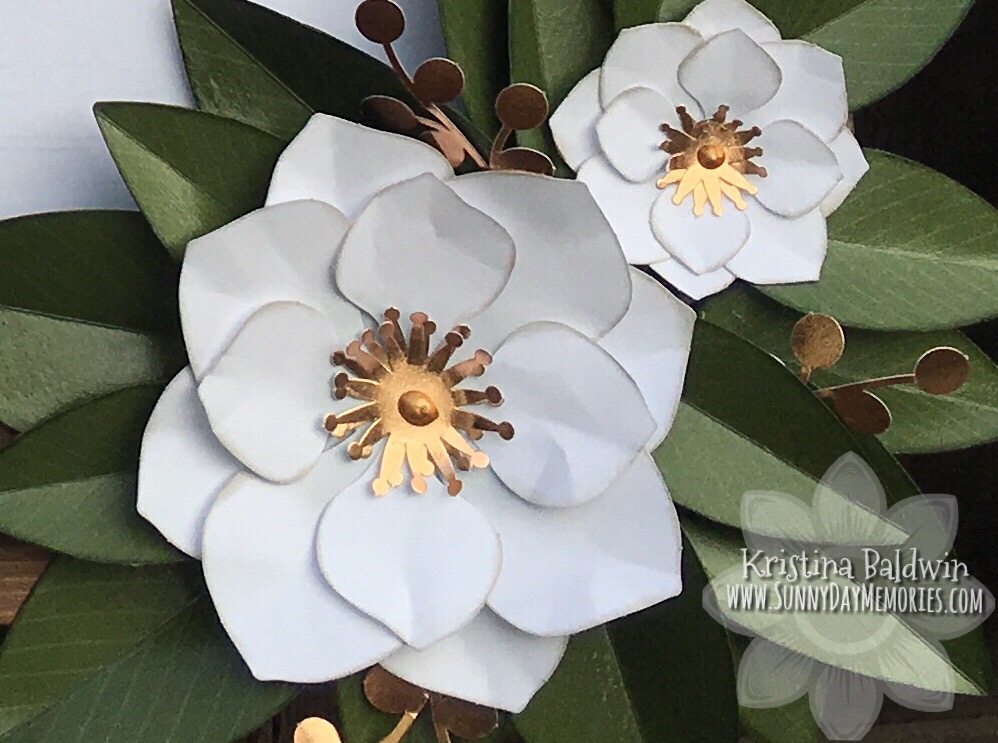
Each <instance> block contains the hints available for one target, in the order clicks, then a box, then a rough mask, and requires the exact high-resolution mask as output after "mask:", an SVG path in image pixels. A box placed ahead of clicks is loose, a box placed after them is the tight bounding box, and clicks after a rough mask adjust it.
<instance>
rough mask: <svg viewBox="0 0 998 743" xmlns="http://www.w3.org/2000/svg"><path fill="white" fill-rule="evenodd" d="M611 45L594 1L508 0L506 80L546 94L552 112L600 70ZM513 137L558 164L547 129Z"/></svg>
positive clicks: (605, 19) (607, 24)
mask: <svg viewBox="0 0 998 743" xmlns="http://www.w3.org/2000/svg"><path fill="white" fill-rule="evenodd" d="M612 42H613V20H612V19H611V18H610V14H609V13H608V12H607V10H606V7H605V6H604V5H603V4H602V3H601V2H600V1H599V0H573V2H564V1H563V0H510V3H509V56H510V65H511V70H510V79H511V80H512V81H513V82H516V83H531V84H533V85H536V86H537V87H538V88H540V89H541V90H543V91H544V92H545V93H547V96H548V103H549V104H550V106H551V110H552V111H554V110H555V109H556V108H557V107H558V104H560V103H561V102H562V100H564V98H565V96H566V95H568V93H569V92H570V91H571V90H572V88H573V87H574V86H575V84H576V83H577V82H578V81H579V80H581V79H582V78H583V77H585V75H587V74H588V73H590V72H592V71H593V70H595V69H596V68H597V67H599V66H600V65H601V64H603V57H604V56H606V52H607V50H608V49H609V48H610V44H611V43H612ZM517 137H518V140H517V141H518V142H519V144H520V145H522V146H526V147H533V148H534V149H537V150H540V151H541V152H544V153H545V154H547V155H548V156H549V157H551V158H552V160H553V161H554V162H555V163H558V162H559V160H558V159H556V157H557V152H556V150H555V148H554V144H553V142H552V140H551V135H550V131H549V130H548V128H547V126H544V127H542V128H539V129H534V130H531V131H528V132H521V133H519V134H518V135H517Z"/></svg>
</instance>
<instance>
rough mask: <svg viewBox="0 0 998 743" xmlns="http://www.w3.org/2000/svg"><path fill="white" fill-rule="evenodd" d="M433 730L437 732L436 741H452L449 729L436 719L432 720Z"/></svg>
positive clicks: (443, 742)
mask: <svg viewBox="0 0 998 743" xmlns="http://www.w3.org/2000/svg"><path fill="white" fill-rule="evenodd" d="M433 732H435V733H436V734H437V743H452V741H451V737H450V730H448V729H447V728H446V727H445V726H444V725H442V724H440V723H439V722H437V721H436V720H434V721H433Z"/></svg>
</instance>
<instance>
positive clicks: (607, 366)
mask: <svg viewBox="0 0 998 743" xmlns="http://www.w3.org/2000/svg"><path fill="white" fill-rule="evenodd" d="M180 308H181V319H182V324H183V333H184V339H185V342H186V346H187V352H188V355H189V358H190V367H189V368H188V369H186V370H185V371H183V372H182V373H181V374H180V375H179V376H178V377H177V378H176V379H175V380H174V381H173V382H172V383H171V384H170V385H169V386H168V387H167V389H166V391H165V392H164V394H163V396H162V399H161V400H160V402H159V403H158V405H157V407H156V409H155V410H154V412H153V415H152V417H151V419H150V421H149V424H148V427H147V429H146V433H145V437H144V440H143V444H142V453H141V463H140V471H139V496H138V497H139V503H138V505H139V510H140V511H141V513H142V514H143V515H144V516H145V517H146V518H148V519H149V520H150V521H151V522H152V523H153V524H155V525H156V526H157V527H158V528H159V529H160V531H161V532H162V533H163V534H164V535H165V536H166V537H167V538H168V539H169V540H170V541H171V542H172V543H173V544H175V545H177V546H178V547H179V548H180V549H182V550H184V551H185V552H187V553H188V554H190V555H192V556H195V557H200V558H201V559H202V561H203V566H204V572H205V576H206V579H207V584H208V588H209V590H210V593H211V596H212V599H213V601H214V603H215V606H216V608H217V610H218V613H219V615H220V617H221V619H222V622H223V624H224V626H225V628H226V630H227V631H228V633H229V635H230V636H231V638H232V640H233V641H234V643H235V645H236V646H237V648H238V649H239V651H240V653H241V654H242V656H243V658H244V659H245V660H246V662H247V664H248V665H249V667H250V668H251V669H252V671H253V673H254V675H255V676H256V677H257V678H259V679H264V680H270V679H279V680H285V681H293V682H318V681H324V680H329V679H335V678H339V677H342V676H345V675H347V674H350V673H353V672H355V671H357V670H359V669H362V668H365V667H367V666H370V665H372V664H375V663H381V664H382V665H383V666H384V667H385V668H386V669H387V670H389V671H390V672H391V673H393V674H395V675H397V676H399V677H401V678H403V679H405V680H407V681H409V682H411V683H413V684H416V685H417V686H419V687H420V688H424V689H428V690H431V691H435V692H439V693H441V694H445V695H448V696H453V697H458V698H461V699H465V700H468V701H471V702H475V703H478V704H483V705H487V706H490V707H496V708H502V709H507V710H511V711H517V710H520V709H522V708H523V706H524V705H525V704H526V703H527V701H528V700H529V699H530V697H531V696H532V695H533V694H534V692H535V691H536V690H537V689H538V688H539V687H540V686H541V685H542V684H543V683H544V681H545V680H546V679H547V678H548V677H549V676H550V674H551V673H552V672H553V671H554V669H555V667H556V666H557V664H558V662H559V660H560V658H561V655H562V653H563V651H564V649H565V644H566V639H567V637H568V636H569V635H571V634H573V633H576V632H580V631H582V630H585V629H587V628H590V627H593V626H595V625H599V624H602V623H604V622H607V621H609V620H612V619H614V618H616V617H619V616H622V615H625V614H628V613H631V612H634V611H637V610H640V609H642V608H645V607H647V606H649V605H652V604H656V603H659V602H661V601H662V600H664V599H667V598H669V597H672V596H675V595H676V594H677V593H679V591H680V588H681V580H680V565H679V559H680V549H681V547H680V532H679V524H678V521H677V518H676V512H675V509H674V507H673V504H672V502H671V500H670V498H669V494H668V492H667V491H666V488H665V485H664V483H663V482H662V479H661V476H660V474H659V472H658V469H657V468H656V466H655V464H654V462H653V461H652V459H651V456H650V455H649V453H648V452H649V451H650V449H651V448H652V447H655V446H657V444H658V443H659V442H661V440H662V439H663V438H664V436H665V435H666V432H667V431H668V429H669V426H670V425H671V422H672V419H673V416H674V415H675V412H676V409H677V406H678V404H679V396H680V390H681V387H682V382H683V377H684V373H685V367H686V362H687V357H688V354H689V348H690V341H691V335H692V328H693V322H694V314H693V312H692V311H691V310H690V309H689V308H688V307H686V306H685V305H684V304H683V303H681V302H680V301H679V300H677V299H676V298H675V297H673V296H672V295H671V294H670V293H669V292H668V291H667V290H666V289H665V288H664V287H663V286H661V285H660V284H658V283H657V282H656V281H655V280H653V279H652V278H650V277H648V276H646V275H644V274H641V273H639V272H638V271H636V270H635V269H632V268H630V267H629V266H628V265H627V263H626V261H625V260H624V256H623V254H622V252H621V250H620V247H619V244H618V242H617V240H616V238H615V236H614V233H613V231H612V230H611V228H610V226H609V225H608V223H607V222H606V220H605V219H604V217H603V215H602V214H601V212H600V210H599V209H598V207H597V205H596V204H595V202H594V201H593V199H592V197H591V196H590V194H589V192H588V190H587V189H586V188H585V187H584V186H583V185H582V184H578V183H575V182H572V181H563V180H555V179H552V178H548V177H543V176H536V175H530V174H524V173H507V172H488V173H479V174H473V175H466V176H461V177H455V175H454V172H453V170H452V168H451V166H450V165H449V164H448V163H447V160H446V159H445V158H444V157H443V156H442V155H441V154H439V153H438V152H437V151H436V150H434V149H433V148H431V147H429V146H428V145H426V144H424V143H422V142H419V141H417V140H414V139H409V138H406V137H401V136H398V135H394V134H387V133H384V132H379V131H375V130H372V129H368V128H365V127H362V126H359V125H357V124H353V123H350V122H347V121H344V120H341V119H336V118H333V117H329V116H324V115H317V116H315V117H313V119H312V120H311V121H310V122H309V124H308V125H307V126H306V127H305V129H304V130H303V131H302V132H301V133H300V134H299V136H298V137H297V138H296V139H295V140H294V141H293V142H292V143H291V144H290V145H289V147H288V148H287V150H286V151H285V152H284V154H283V155H282V157H281V159H280V161H279V162H278V165H277V168H276V170H275V172H274V175H273V180H272V183H271V187H270V192H269V196H268V200H267V206H266V207H265V208H263V209H261V210H259V211H257V212H254V213H252V214H249V215H248V216H246V217H244V218H242V219H239V220H237V221H236V222H234V223H232V224H230V225H227V226H225V227H223V228H221V229H219V230H217V231H216V232H213V233H211V234H209V235H207V236H205V237H203V238H200V239H198V240H195V241H193V242H192V243H191V244H190V245H189V247H188V249H187V253H186V257H185V259H184V264H183V270H182V275H181V281H180ZM452 328H453V330H451V329H452ZM472 344H474V345H472ZM477 377H481V381H480V382H479V381H477V380H476V379H475V378H477ZM460 470H470V471H467V472H466V473H464V472H460Z"/></svg>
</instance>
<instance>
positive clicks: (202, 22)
mask: <svg viewBox="0 0 998 743" xmlns="http://www.w3.org/2000/svg"><path fill="white" fill-rule="evenodd" d="M173 13H174V18H175V21H176V25H177V35H178V36H179V38H180V46H181V49H182V51H183V54H184V62H185V64H186V66H187V75H188V77H189V78H190V81H191V87H192V88H193V90H194V95H195V97H196V99H197V101H198V104H199V106H200V108H202V109H203V110H205V111H207V112H209V113H214V114H219V115H220V116H226V117H228V118H232V119H236V120H237V121H241V122H243V123H246V124H249V125H251V126H254V127H256V128H258V129H261V130H263V131H265V132H268V133H270V134H272V135H274V136H275V137H277V138H278V139H280V140H282V141H285V142H286V141H288V140H290V139H291V138H292V137H294V136H295V135H296V134H297V133H298V132H299V131H300V130H301V128H302V127H303V126H304V125H305V123H306V122H307V121H308V119H309V117H310V116H311V115H312V114H314V113H316V112H317V111H321V112H323V113H328V114H332V115H334V116H340V117H342V118H345V119H350V120H351V121H358V120H359V119H360V104H361V101H363V100H364V99H365V98H367V97H368V96H370V95H389V96H394V97H402V98H408V93H407V92H406V90H405V88H404V87H403V85H402V83H401V82H400V81H399V79H398V78H397V77H396V76H395V73H394V72H393V71H392V70H391V68H389V67H388V66H387V65H385V64H384V63H382V62H379V61H378V60H376V59H374V58H373V57H370V56H368V55H367V54H365V53H364V52H361V51H359V50H357V49H355V48H353V47H352V46H350V45H349V44H347V43H345V42H343V41H340V40H339V39H334V38H333V37H331V36H328V35H326V34H324V33H322V32H321V31H317V30H316V29H314V28H310V27H309V26H306V25H304V24H301V23H298V22H297V21H294V20H291V19H290V18H286V17H285V16H282V15H280V14H279V13H275V12H274V11H272V10H268V9H267V8H263V7H261V6H259V5H256V4H253V3H250V2H245V0H173Z"/></svg>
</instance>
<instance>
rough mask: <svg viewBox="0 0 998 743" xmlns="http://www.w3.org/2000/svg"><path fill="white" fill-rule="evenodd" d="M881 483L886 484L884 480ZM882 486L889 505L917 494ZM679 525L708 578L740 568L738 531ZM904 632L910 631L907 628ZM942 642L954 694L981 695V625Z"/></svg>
mask: <svg viewBox="0 0 998 743" xmlns="http://www.w3.org/2000/svg"><path fill="white" fill-rule="evenodd" d="M867 463H868V464H869V465H870V466H871V467H873V469H874V470H875V471H877V474H878V475H880V474H881V473H880V471H879V470H878V465H877V464H876V463H875V462H874V461H871V460H870V459H867ZM881 482H882V484H884V485H886V483H884V482H883V480H882V481H881ZM885 489H886V490H887V502H888V505H894V504H895V503H897V502H898V501H900V500H903V499H904V498H907V497H911V496H913V495H917V493H918V490H917V488H914V486H913V487H912V491H911V492H907V493H900V494H899V493H897V492H891V491H890V489H888V488H885ZM808 505H810V501H808ZM682 524H683V534H684V535H685V536H686V538H687V539H689V540H690V543H691V544H692V545H693V549H694V550H695V551H696V554H697V557H698V558H699V559H700V562H701V564H702V565H703V567H704V570H705V571H706V573H707V577H708V578H709V579H714V578H715V577H716V576H718V575H720V574H722V573H723V572H724V571H726V570H728V569H730V568H733V567H736V566H737V567H738V568H739V570H740V569H741V565H742V564H743V556H742V550H743V549H745V540H744V538H743V537H742V535H741V533H740V532H739V531H738V530H736V529H732V528H730V527H727V526H722V525H719V524H716V523H712V522H710V521H706V520H704V519H702V518H698V517H696V516H686V517H684V518H683V520H682ZM843 616H845V615H843ZM902 626H904V627H906V628H907V625H904V624H902ZM905 631H912V630H910V628H907V629H905ZM942 645H943V647H944V648H945V649H946V653H947V655H948V656H949V665H950V666H952V667H953V668H954V669H955V670H956V671H957V678H956V679H955V683H956V690H957V693H959V694H974V695H978V694H980V695H983V694H984V690H985V689H988V688H989V687H990V685H991V680H992V673H991V663H990V659H989V653H988V649H987V645H986V643H985V641H984V633H983V631H982V629H981V627H977V628H975V629H974V630H972V631H971V632H968V633H967V634H965V635H963V636H961V637H958V638H956V639H954V640H944V641H943V642H942ZM931 656H932V658H933V660H936V658H935V654H934V653H932V654H931ZM912 663H913V664H915V665H912V666H911V668H912V670H917V668H918V666H917V663H918V660H917V658H915V657H913V658H912ZM873 666H874V667H876V668H877V669H878V671H879V670H882V669H883V666H882V664H880V663H874V664H873ZM767 724H768V725H771V724H772V720H770V721H768V722H767ZM777 740H779V741H780V743H782V742H783V740H785V739H784V738H777Z"/></svg>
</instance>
